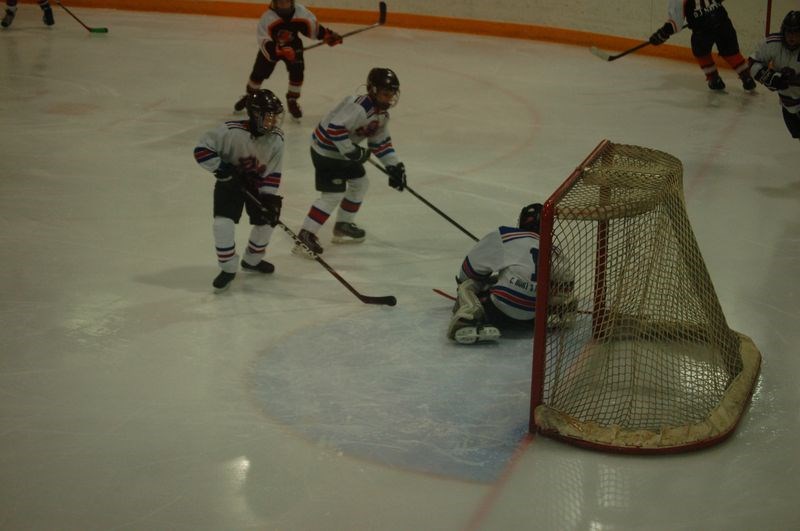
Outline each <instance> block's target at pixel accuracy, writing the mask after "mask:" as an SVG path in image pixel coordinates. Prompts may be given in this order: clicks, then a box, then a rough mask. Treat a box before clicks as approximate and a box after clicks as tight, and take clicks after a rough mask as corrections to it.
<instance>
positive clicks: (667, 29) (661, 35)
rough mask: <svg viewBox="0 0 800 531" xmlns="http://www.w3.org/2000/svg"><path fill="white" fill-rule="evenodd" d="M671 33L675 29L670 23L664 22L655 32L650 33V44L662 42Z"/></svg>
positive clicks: (665, 40) (655, 44)
mask: <svg viewBox="0 0 800 531" xmlns="http://www.w3.org/2000/svg"><path fill="white" fill-rule="evenodd" d="M673 33H675V30H673V29H672V24H670V23H669V22H665V23H664V25H663V26H661V27H660V28H658V30H657V31H656V32H655V33H653V34H652V35H650V44H652V45H653V46H658V45H659V44H664V43H665V42H667V39H669V38H670V36H671V35H672V34H673Z"/></svg>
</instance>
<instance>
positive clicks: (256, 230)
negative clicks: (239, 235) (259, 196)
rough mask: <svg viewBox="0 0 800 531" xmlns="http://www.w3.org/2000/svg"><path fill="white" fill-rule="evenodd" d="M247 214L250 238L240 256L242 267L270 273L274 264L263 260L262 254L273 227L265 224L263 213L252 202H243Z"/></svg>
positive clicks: (245, 269)
mask: <svg viewBox="0 0 800 531" xmlns="http://www.w3.org/2000/svg"><path fill="white" fill-rule="evenodd" d="M245 207H246V208H247V214H248V215H249V216H250V224H251V225H253V227H252V228H251V229H250V238H249V239H248V241H247V250H245V252H244V256H243V257H242V269H243V270H244V271H252V272H256V273H272V272H274V271H275V266H274V265H272V264H271V263H270V262H267V261H266V260H264V254H265V253H266V250H267V245H269V240H270V238H271V237H272V231H273V230H274V228H273V227H272V226H271V225H267V224H266V223H265V220H264V219H263V216H264V215H263V213H262V212H261V210H259V209H258V208H257V207H256V206H255V205H253V204H252V203H249V202H248V203H245Z"/></svg>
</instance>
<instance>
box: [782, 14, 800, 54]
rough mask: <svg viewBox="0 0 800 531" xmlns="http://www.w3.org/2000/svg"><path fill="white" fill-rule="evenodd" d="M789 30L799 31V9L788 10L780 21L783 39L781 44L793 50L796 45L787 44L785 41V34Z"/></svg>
mask: <svg viewBox="0 0 800 531" xmlns="http://www.w3.org/2000/svg"><path fill="white" fill-rule="evenodd" d="M790 31H791V32H800V11H789V12H788V13H786V16H785V17H783V22H781V38H782V39H783V44H785V45H786V46H787V47H789V49H791V50H794V49H795V48H797V46H798V45H797V44H795V45H794V46H789V43H788V42H787V41H786V34H787V33H788V32H790Z"/></svg>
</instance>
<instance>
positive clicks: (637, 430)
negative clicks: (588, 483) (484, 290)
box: [530, 140, 761, 453]
mask: <svg viewBox="0 0 800 531" xmlns="http://www.w3.org/2000/svg"><path fill="white" fill-rule="evenodd" d="M538 264H539V265H538V271H537V302H536V304H537V306H536V325H535V335H534V359H533V380H532V386H531V425H530V427H531V431H534V430H538V431H540V432H542V433H544V434H546V435H550V436H554V437H556V438H560V439H563V440H565V441H567V442H571V443H574V444H578V445H581V446H588V447H593V448H598V449H605V450H612V451H621V452H639V453H650V452H654V453H657V452H676V451H682V450H689V449H694V448H699V447H704V446H708V445H711V444H714V443H716V442H718V441H721V440H723V439H724V438H725V437H727V436H728V435H729V434H730V433H732V431H733V429H734V428H735V427H736V425H737V423H738V421H739V419H740V417H741V415H742V414H743V412H744V409H745V407H746V405H747V403H748V400H749V398H750V395H751V393H752V390H753V388H754V385H755V382H756V378H757V376H758V371H759V367H760V363H761V355H760V353H759V351H758V349H757V348H756V346H755V345H754V343H753V342H752V340H750V338H748V337H747V336H744V335H742V334H739V333H737V332H735V331H733V330H731V329H730V328H729V327H728V325H727V323H726V320H725V316H724V315H723V312H722V308H721V307H720V304H719V301H718V299H717V296H716V293H715V291H714V287H713V285H712V283H711V279H710V277H709V274H708V271H707V270H706V267H705V263H704V262H703V258H702V256H701V255H700V250H699V248H698V245H697V242H696V240H695V237H694V234H693V232H692V229H691V226H690V223H689V219H688V216H687V214H686V210H685V206H684V199H683V182H682V165H681V163H680V161H679V160H677V159H676V158H675V157H673V156H671V155H669V154H666V153H663V152H659V151H656V150H653V149H648V148H644V147H638V146H630V145H620V144H613V143H611V142H609V141H607V140H604V141H603V142H601V143H600V145H598V146H597V148H595V150H594V151H593V152H592V153H591V154H590V155H589V157H587V159H586V160H585V161H584V162H583V163H582V164H581V165H580V166H579V167H578V168H577V169H576V170H575V171H574V172H573V173H572V175H570V177H569V178H568V179H567V180H566V181H565V182H564V184H563V185H562V186H561V187H560V188H559V189H558V190H557V191H556V192H555V193H554V194H553V196H552V197H551V198H550V199H548V201H547V202H546V203H545V205H544V210H543V215H542V225H541V243H540V254H539V259H538ZM564 270H569V271H570V272H571V274H568V275H566V276H565V275H564ZM559 271H560V272H559ZM558 276H560V277H561V278H562V279H563V278H568V279H569V282H562V281H560V280H559V279H557V278H556V277H558ZM573 281H574V283H573ZM565 300H569V301H572V302H571V304H568V305H565V304H564V301H565Z"/></svg>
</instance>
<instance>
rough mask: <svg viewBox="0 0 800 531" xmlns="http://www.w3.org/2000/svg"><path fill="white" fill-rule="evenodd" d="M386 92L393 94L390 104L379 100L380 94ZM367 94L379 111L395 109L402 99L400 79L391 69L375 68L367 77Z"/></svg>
mask: <svg viewBox="0 0 800 531" xmlns="http://www.w3.org/2000/svg"><path fill="white" fill-rule="evenodd" d="M384 90H386V91H389V92H392V93H393V96H392V99H391V101H389V102H388V103H385V102H381V101H379V100H378V98H377V95H378V92H379V91H384ZM367 93H368V94H369V97H370V98H372V101H373V102H375V105H376V106H377V107H378V108H379V109H381V110H386V109H388V108H389V107H394V106H395V105H397V101H398V100H399V99H400V79H398V77H397V74H395V73H394V71H393V70H392V69H391V68H379V67H376V68H373V69H372V70H370V71H369V75H367Z"/></svg>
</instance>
